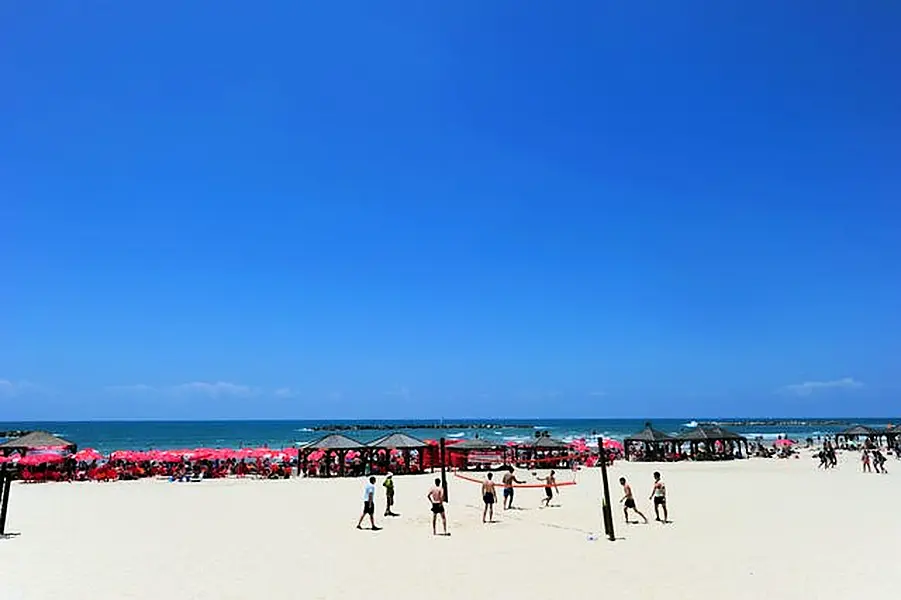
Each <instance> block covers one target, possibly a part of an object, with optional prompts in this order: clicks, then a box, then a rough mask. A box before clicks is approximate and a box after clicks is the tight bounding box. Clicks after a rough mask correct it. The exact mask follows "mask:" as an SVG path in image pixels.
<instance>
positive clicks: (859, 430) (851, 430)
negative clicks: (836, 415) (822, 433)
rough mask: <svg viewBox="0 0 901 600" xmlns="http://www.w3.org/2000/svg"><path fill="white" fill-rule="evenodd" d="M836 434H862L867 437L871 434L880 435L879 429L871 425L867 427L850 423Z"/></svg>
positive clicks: (855, 435) (840, 435) (847, 435)
mask: <svg viewBox="0 0 901 600" xmlns="http://www.w3.org/2000/svg"><path fill="white" fill-rule="evenodd" d="M835 435H836V436H839V437H846V438H847V437H858V436H864V437H869V436H873V435H880V431H879V430H878V429H874V428H873V427H868V426H866V425H852V426H851V427H848V428H847V429H845V430H844V431H839V432H838V433H837V434H835Z"/></svg>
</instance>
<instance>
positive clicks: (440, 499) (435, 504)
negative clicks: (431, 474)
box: [426, 479, 447, 535]
mask: <svg viewBox="0 0 901 600" xmlns="http://www.w3.org/2000/svg"><path fill="white" fill-rule="evenodd" d="M426 498H428V499H429V502H431V503H432V535H438V530H437V528H436V527H437V523H438V517H439V516H440V517H441V525H442V527H443V528H444V535H447V515H445V514H444V488H443V487H441V480H440V479H435V487H433V488H432V489H431V490H429V493H428V495H426Z"/></svg>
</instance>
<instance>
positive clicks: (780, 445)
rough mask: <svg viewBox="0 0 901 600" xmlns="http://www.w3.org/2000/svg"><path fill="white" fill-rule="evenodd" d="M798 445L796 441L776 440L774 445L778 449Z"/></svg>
mask: <svg viewBox="0 0 901 600" xmlns="http://www.w3.org/2000/svg"><path fill="white" fill-rule="evenodd" d="M796 443H797V442H795V441H794V440H776V441H775V442H774V443H773V445H774V446H776V447H777V448H791V447H792V446H794V445H795V444H796Z"/></svg>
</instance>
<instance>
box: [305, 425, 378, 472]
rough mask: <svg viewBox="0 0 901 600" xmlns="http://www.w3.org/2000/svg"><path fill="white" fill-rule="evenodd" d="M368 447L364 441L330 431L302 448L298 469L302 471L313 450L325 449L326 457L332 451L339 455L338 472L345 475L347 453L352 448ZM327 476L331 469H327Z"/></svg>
mask: <svg viewBox="0 0 901 600" xmlns="http://www.w3.org/2000/svg"><path fill="white" fill-rule="evenodd" d="M364 449H366V444H364V443H363V442H358V441H357V440H355V439H353V438H351V437H348V436H346V435H344V434H342V433H330V434H328V435H326V436H323V437H321V438H319V439H318V440H315V441H312V442H310V443H309V444H306V445H305V446H303V447H302V448H301V449H300V456H299V457H298V461H297V470H298V473H300V470H301V466H302V464H304V463H306V461H307V457H308V456H309V455H310V453H311V452H314V451H316V450H324V451H325V452H326V458H328V457H329V456H330V455H331V453H332V452H334V453H335V454H337V455H338V472H339V473H340V474H341V475H344V466H345V463H346V460H345V459H346V458H347V453H348V452H350V451H351V450H358V451H362V450H364ZM325 474H326V476H328V475H329V469H328V468H326V470H325Z"/></svg>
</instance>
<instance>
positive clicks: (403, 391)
mask: <svg viewBox="0 0 901 600" xmlns="http://www.w3.org/2000/svg"><path fill="white" fill-rule="evenodd" d="M385 395H386V396H393V397H395V398H403V399H404V400H406V399H408V398H409V397H410V390H409V388H407V386H405V385H401V386H398V387H396V388H394V389H393V390H388V391H387V392H385Z"/></svg>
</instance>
